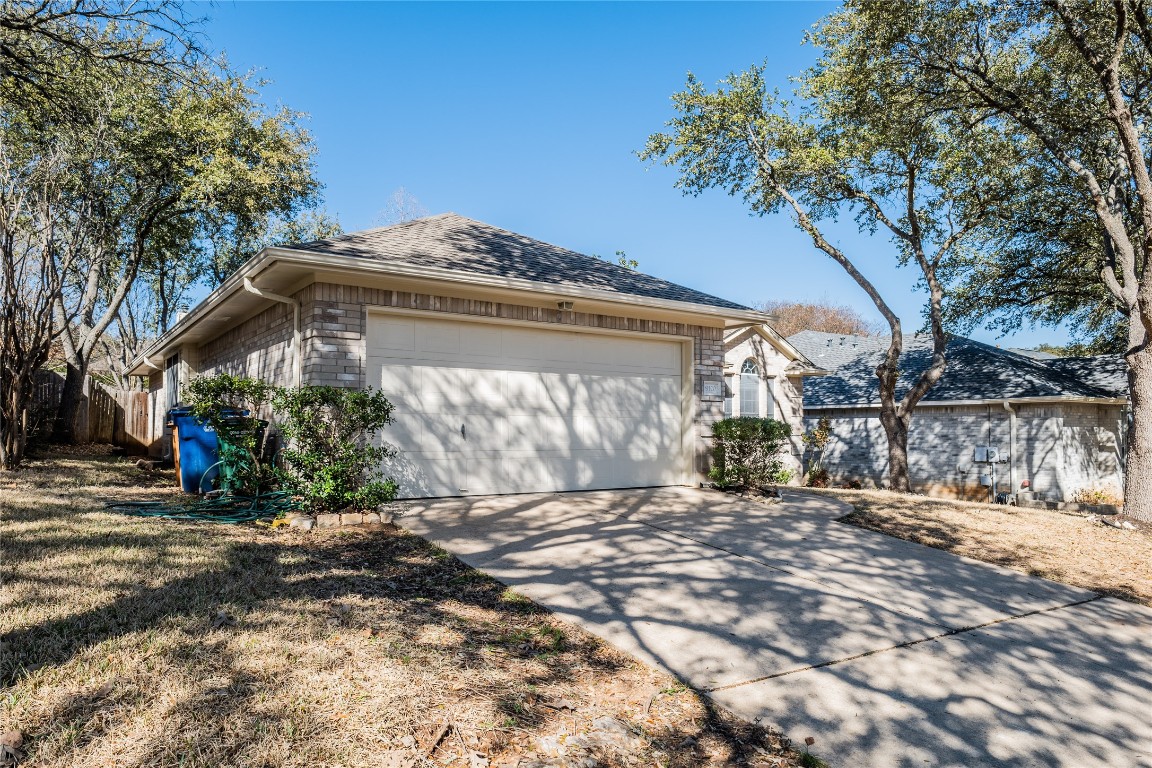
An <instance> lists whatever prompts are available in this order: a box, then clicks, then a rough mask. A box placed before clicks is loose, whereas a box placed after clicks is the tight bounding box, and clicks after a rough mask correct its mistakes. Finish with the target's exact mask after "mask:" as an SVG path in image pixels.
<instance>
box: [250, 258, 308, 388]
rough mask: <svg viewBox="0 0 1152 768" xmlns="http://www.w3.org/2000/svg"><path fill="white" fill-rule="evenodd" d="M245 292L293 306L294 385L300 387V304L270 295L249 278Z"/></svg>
mask: <svg viewBox="0 0 1152 768" xmlns="http://www.w3.org/2000/svg"><path fill="white" fill-rule="evenodd" d="M244 290H246V291H248V293H254V294H256V295H257V296H259V297H261V298H264V299H271V300H272V301H279V302H281V303H284V304H291V305H292V385H293V386H294V387H297V388H299V387H300V373H301V363H300V358H301V347H302V346H303V339H302V337H301V334H300V302H299V301H297V300H296V299H292V298H289V297H287V296H281V295H280V294H278V293H269V292H268V291H262V290H260V289H259V288H257V287H256V286H254V285H253V284H252V281H251V280H250V279H249V278H247V277H246V278H244Z"/></svg>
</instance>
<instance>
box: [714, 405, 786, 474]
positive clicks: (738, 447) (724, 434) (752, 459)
mask: <svg viewBox="0 0 1152 768" xmlns="http://www.w3.org/2000/svg"><path fill="white" fill-rule="evenodd" d="M791 435H792V427H791V426H789V425H788V424H786V423H784V422H782V421H776V420H775V419H759V418H755V417H753V416H738V417H735V418H731V419H722V420H720V421H718V422H716V423H715V424H713V425H712V438H713V446H712V469H711V470H709V472H708V477H709V478H710V479H711V480H712V482H714V483H715V484H716V485H718V486H720V487H721V488H763V487H764V486H767V485H777V484H780V483H786V482H788V481H789V480H790V479H791V478H792V473H791V472H790V471H789V470H788V469H786V468H785V467H784V463H783V462H782V461H781V453H782V451H783V450H784V449H785V448H786V447H787V445H788V438H789V437H790V436H791Z"/></svg>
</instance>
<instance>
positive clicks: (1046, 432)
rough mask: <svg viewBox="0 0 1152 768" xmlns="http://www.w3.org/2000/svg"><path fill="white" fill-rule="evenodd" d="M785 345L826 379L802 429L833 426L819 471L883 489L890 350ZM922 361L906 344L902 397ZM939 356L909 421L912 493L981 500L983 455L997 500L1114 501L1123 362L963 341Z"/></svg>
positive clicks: (826, 342) (881, 342) (1123, 404)
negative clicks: (986, 453)
mask: <svg viewBox="0 0 1152 768" xmlns="http://www.w3.org/2000/svg"><path fill="white" fill-rule="evenodd" d="M789 341H791V342H793V343H794V344H795V346H796V347H797V348H798V349H800V350H801V351H803V352H804V353H805V354H806V355H808V356H809V357H810V358H811V359H812V360H813V361H814V362H815V364H817V365H819V366H821V367H823V368H826V369H828V370H830V371H831V374H830V375H829V376H828V377H825V378H823V379H820V380H818V381H816V382H813V383H812V385H811V386H809V387H808V388H807V389H806V390H805V392H804V409H805V410H804V420H805V423H806V425H807V427H808V428H809V429H811V428H812V427H814V426H815V425H816V423H817V422H818V420H819V419H820V418H821V417H828V418H829V419H830V421H831V425H832V434H833V436H832V439H831V441H830V443H829V445H828V447H827V450H826V452H825V456H824V466H825V467H826V468H827V469H828V471H829V474H830V478H831V480H832V482H834V483H838V484H840V483H850V482H859V483H860V484H861V485H862V486H864V487H883V486H884V485H885V484H886V483H887V480H888V475H887V472H888V456H887V440H886V438H885V435H884V430H883V427H882V426H881V425H880V421H879V407H878V395H877V392H876V384H875V374H874V373H873V371H874V370H875V365H876V358H877V357H878V355H879V354H880V353H881V351H882V350H883V349H884V348H886V347H887V339H886V338H884V337H856V336H841V335H834V334H821V333H814V332H810V331H806V332H803V333H801V334H797V335H796V336H792V337H790V338H789ZM929 349H930V343H929V340H927V339H925V338H924V337H921V336H916V337H913V338H912V339H911V340H910V341H909V342H908V344H907V346H906V350H905V355H904V357H902V358H901V370H902V377H903V378H902V380H901V387H907V386H908V385H909V382H910V381H911V379H912V377H913V376H914V375H916V373H917V372H918V371H919V370H920V368H921V367H922V364H923V362H924V357H925V356H926V355H928V354H929ZM947 354H948V356H949V366H948V369H947V370H946V372H945V374H944V377H943V378H942V379H941V380H940V382H939V383H938V384H937V385H936V387H934V388H933V389H932V390H931V391H930V392H929V393H928V395H927V396H926V397H925V398H924V400H923V401H922V402H921V404H920V405H919V406H918V407H917V408H916V409H915V411H914V413H913V418H912V426H911V431H910V434H909V446H908V460H909V470H910V475H911V478H910V479H911V480H912V485H913V488H914V490H916V491H918V492H921V493H928V494H932V495H940V496H951V497H958V498H967V499H975V500H985V499H988V498H990V489H989V487H987V486H986V485H984V484H982V482H981V480H982V478H981V476H982V475H984V476H985V477H984V478H983V479H984V480H987V479H989V478H988V477H987V476H988V475H990V474H991V472H992V470H993V467H991V466H989V465H988V464H978V463H977V462H976V461H975V453H974V451H975V449H976V448H977V447H979V446H992V447H995V448H997V449H998V451H999V453H1000V456H1001V458H1002V461H1001V462H1000V463H997V464H996V465H995V467H994V470H995V474H996V487H997V491H1000V492H1006V493H1015V492H1017V491H1020V490H1021V489H1022V488H1024V487H1025V484H1026V485H1027V487H1028V488H1029V489H1030V490H1031V491H1032V492H1034V493H1035V496H1036V497H1037V498H1039V499H1043V500H1048V501H1068V500H1070V499H1071V498H1072V497H1073V496H1074V495H1076V494H1077V492H1079V491H1082V490H1094V491H1103V492H1105V493H1106V494H1109V495H1111V496H1113V497H1115V498H1119V497H1120V495H1121V489H1122V487H1123V478H1122V474H1121V473H1122V471H1123V446H1124V429H1125V425H1126V423H1127V418H1128V417H1127V409H1128V405H1127V401H1126V397H1125V394H1126V391H1125V382H1124V373H1123V361H1122V360H1120V359H1118V358H1117V357H1115V356H1101V357H1099V358H1076V359H1063V360H1039V359H1033V358H1029V357H1026V356H1023V355H1020V354H1016V353H1013V352H1010V351H1007V350H1002V349H999V348H997V347H992V346H989V345H985V344H980V343H978V342H975V341H972V340H971V339H964V338H962V337H952V338H951V339H950V341H949V344H948V351H947ZM1013 425H1014V426H1013Z"/></svg>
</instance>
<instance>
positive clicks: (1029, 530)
mask: <svg viewBox="0 0 1152 768" xmlns="http://www.w3.org/2000/svg"><path fill="white" fill-rule="evenodd" d="M803 490H804V492H806V493H816V494H819V495H823V496H833V497H835V498H838V499H841V500H843V501H846V502H848V503H849V504H851V505H852V506H853V509H854V511H853V512H852V513H851V514H849V515H847V516H845V517H842V518H840V522H843V523H848V524H850V525H855V526H859V527H861V528H867V529H869V530H873V531H879V532H880V533H886V534H888V535H889V536H895V537H897V538H901V539H907V540H908V541H915V542H917V543H919V544H925V545H927V546H929V547H935V548H936V549H943V550H946V551H948V552H953V553H955V554H958V555H963V556H965V557H971V558H973V559H975V560H983V561H984V562H987V563H995V564H996V565H1003V566H1006V567H1008V568H1013V569H1015V570H1018V571H1023V572H1024V573H1028V574H1031V575H1034V576H1040V577H1043V578H1046V579H1050V580H1052V581H1059V582H1062V583H1064V584H1070V585H1072V586H1076V587H1082V588H1084V589H1090V590H1092V591H1094V592H1099V593H1101V594H1104V595H1110V596H1112V597H1117V598H1120V599H1121V600H1128V601H1131V602H1134V603H1142V604H1143V605H1149V606H1152V535H1149V529H1147V528H1141V529H1138V530H1118V529H1116V528H1112V527H1110V526H1105V525H1101V524H1099V523H1094V522H1091V521H1090V520H1088V519H1087V518H1086V517H1085V516H1084V515H1082V514H1079V513H1074V512H1062V511H1055V510H1047V509H1031V508H1027V507H1015V506H1008V505H1004V504H979V503H975V502H969V501H954V500H950V499H936V498H930V497H927V496H916V495H911V494H899V493H893V492H891V491H874V490H868V491H851V490H842V489H819V490H817V489H810V488H805V489H803Z"/></svg>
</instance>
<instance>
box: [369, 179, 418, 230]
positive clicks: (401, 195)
mask: <svg viewBox="0 0 1152 768" xmlns="http://www.w3.org/2000/svg"><path fill="white" fill-rule="evenodd" d="M427 215H428V209H427V208H425V207H424V206H423V205H421V204H420V201H419V200H417V199H416V197H415V196H414V195H413V194H412V193H410V192H409V191H408V190H406V189H404V187H400V188H399V189H397V190H396V191H395V192H393V193H392V194H391V195H389V196H388V202H387V203H386V204H385V205H384V208H383V209H381V211H380V213H378V214H376V219H375V221H374V223H375V224H376V225H377V226H380V227H387V226H389V225H391V224H403V223H404V222H405V221H413V220H414V219H421V218H423V217H425V216H427Z"/></svg>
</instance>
